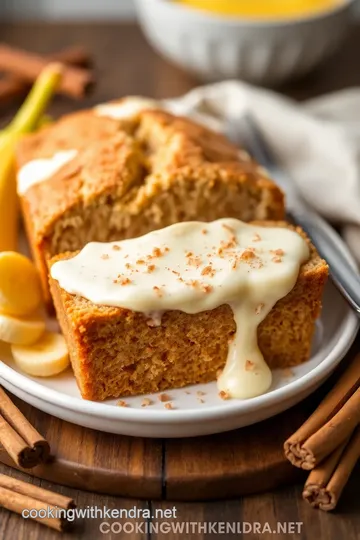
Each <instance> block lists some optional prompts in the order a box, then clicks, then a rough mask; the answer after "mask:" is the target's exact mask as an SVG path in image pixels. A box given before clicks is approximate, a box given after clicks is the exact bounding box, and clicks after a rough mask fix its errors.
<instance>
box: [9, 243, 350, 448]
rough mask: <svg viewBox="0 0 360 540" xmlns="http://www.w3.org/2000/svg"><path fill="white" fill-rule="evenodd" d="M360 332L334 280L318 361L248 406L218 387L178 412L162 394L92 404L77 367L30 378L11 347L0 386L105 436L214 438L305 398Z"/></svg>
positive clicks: (278, 375) (192, 391)
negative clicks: (146, 403)
mask: <svg viewBox="0 0 360 540" xmlns="http://www.w3.org/2000/svg"><path fill="white" fill-rule="evenodd" d="M340 254H341V256H343V257H345V258H347V259H349V261H350V262H351V263H352V264H355V263H354V261H353V260H352V258H351V256H350V254H349V252H348V250H347V248H346V246H345V245H344V244H343V243H339V256H340ZM358 327H359V321H358V319H357V317H356V316H355V315H354V313H353V312H352V311H351V309H350V308H349V307H348V305H347V304H346V303H345V301H344V300H343V299H342V297H341V296H340V294H339V293H338V292H337V290H336V289H335V288H334V286H333V285H332V283H330V282H329V283H328V285H327V286H326V290H325V295H324V307H323V312H322V316H321V318H320V320H319V321H318V324H317V331H316V335H315V339H314V343H313V352H312V356H311V359H310V360H309V361H308V362H306V363H305V364H303V365H301V366H298V367H296V368H293V369H292V370H284V371H275V372H274V380H273V384H272V387H271V389H270V390H269V391H268V392H267V393H266V394H264V395H263V396H260V397H256V398H253V399H249V400H245V401H239V400H228V401H223V400H221V399H220V398H219V396H218V390H217V387H216V383H209V384H203V385H196V386H192V387H188V388H186V389H178V390H171V391H169V392H167V393H168V394H169V396H170V397H171V403H172V405H173V407H174V408H173V409H172V410H168V409H166V408H165V403H163V402H161V401H160V400H159V398H158V395H149V396H146V397H149V398H150V399H151V401H152V404H151V405H149V406H147V407H142V406H141V403H142V401H143V399H144V397H145V396H140V397H133V398H126V400H125V401H126V403H127V404H128V406H127V407H120V406H119V405H117V400H108V401H106V402H103V403H97V402H91V401H85V400H83V399H81V397H80V393H79V390H78V388H77V385H76V382H75V379H74V376H73V374H72V371H71V370H70V369H69V370H68V371H67V372H66V373H63V374H62V375H60V376H57V377H53V378H47V379H41V378H35V377H30V376H28V375H26V374H24V373H22V372H20V371H19V370H18V368H17V367H16V365H15V364H14V362H13V360H12V357H11V353H10V349H9V347H7V346H5V345H4V344H3V345H1V346H0V359H1V360H2V362H1V361H0V381H1V384H2V385H3V386H4V387H5V388H7V389H8V390H9V391H10V392H12V393H13V394H15V395H17V396H18V397H19V398H21V399H23V400H24V401H26V402H27V403H30V404H31V405H33V406H34V407H37V408H38V409H41V410H42V411H45V412H47V413H49V414H52V415H54V416H57V417H59V418H62V419H64V420H67V421H69V422H73V423H74V424H78V425H81V426H86V427H90V428H94V429H98V430H100V431H108V432H110V433H119V434H124V435H133V436H141V437H192V436H197V435H207V434H212V433H219V432H222V431H228V430H231V429H236V428H240V427H243V426H247V425H249V424H254V423H255V422H259V421H261V420H264V419H266V418H269V417H271V416H274V415H276V414H278V413H280V412H282V411H284V410H285V409H288V408H289V407H291V406H293V405H295V404H296V403H298V402H299V401H301V400H302V399H304V398H305V397H306V396H308V395H309V394H310V393H311V392H313V391H314V390H315V389H316V388H318V386H319V385H320V384H321V383H322V382H323V381H324V380H325V379H326V378H327V377H328V376H329V375H330V373H331V372H332V371H333V370H334V369H335V367H336V366H337V365H338V363H339V362H340V361H341V359H342V358H343V357H344V355H345V354H346V352H347V351H348V349H349V347H350V345H351V344H352V342H353V341H354V339H355V336H356V333H357V330H358ZM289 371H290V372H289ZM200 393H201V395H200Z"/></svg>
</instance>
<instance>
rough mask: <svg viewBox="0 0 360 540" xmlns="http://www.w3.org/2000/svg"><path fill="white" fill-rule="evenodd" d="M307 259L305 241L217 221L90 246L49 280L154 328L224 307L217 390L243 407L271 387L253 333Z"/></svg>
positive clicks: (287, 234) (272, 230)
mask: <svg viewBox="0 0 360 540" xmlns="http://www.w3.org/2000/svg"><path fill="white" fill-rule="evenodd" d="M308 258H309V248H308V245H307V243H306V241H305V240H304V239H303V238H302V237H301V236H300V235H299V234H297V233H296V232H294V231H292V230H289V229H287V228H283V227H260V226H256V225H249V224H246V223H243V222H241V221H238V220H236V219H220V220H217V221H214V222H211V223H203V222H186V223H177V224H175V225H171V226H170V227H166V228H165V229H161V230H158V231H153V232H151V233H149V234H146V235H144V236H142V237H139V238H134V239H130V240H123V241H120V242H111V243H98V242H92V243H89V244H87V245H86V246H85V247H84V248H83V249H82V250H81V251H80V252H79V253H78V254H77V255H75V256H74V257H73V258H71V259H68V260H62V261H58V262H56V263H55V264H54V265H53V266H52V268H51V275H52V277H53V278H54V279H56V280H57V281H58V282H59V285H60V287H62V288H63V289H64V290H66V291H67V292H68V293H70V294H78V295H80V296H82V297H84V298H87V299H88V300H90V301H91V302H93V303H94V304H98V305H107V306H116V307H122V308H127V309H130V310H133V311H137V312H142V313H144V314H145V315H146V316H148V317H150V318H152V319H154V324H161V314H162V313H164V311H167V310H180V311H183V312H185V313H189V314H193V313H198V312H201V311H206V310H211V309H215V308H217V307H218V306H221V305H224V304H228V305H230V307H231V309H232V311H233V314H234V319H235V322H236V333H235V335H234V339H233V340H232V341H231V343H230V344H229V349H228V356H227V361H226V364H225V367H224V369H223V371H222V373H221V375H220V376H219V378H218V386H219V390H221V391H223V392H226V393H227V394H228V395H229V396H231V397H234V398H241V399H245V398H250V397H254V396H257V395H260V394H262V393H264V392H266V391H267V390H268V389H269V387H270V385H271V380H272V375H271V371H270V369H269V367H268V366H267V364H266V362H265V361H264V358H263V356H262V354H261V351H260V349H259V347H258V343H257V329H258V326H259V324H260V323H261V322H262V321H263V320H264V319H265V317H266V315H267V314H268V313H269V312H270V310H271V309H272V308H273V306H274V305H275V304H276V302H277V301H278V300H280V299H281V298H283V297H284V296H286V295H287V294H288V293H289V292H290V291H291V289H292V288H293V287H294V285H295V283H296V280H297V277H298V274H299V269H300V266H301V264H303V263H304V262H305V261H306V260H307V259H308ZM154 314H155V317H154ZM156 319H157V320H156Z"/></svg>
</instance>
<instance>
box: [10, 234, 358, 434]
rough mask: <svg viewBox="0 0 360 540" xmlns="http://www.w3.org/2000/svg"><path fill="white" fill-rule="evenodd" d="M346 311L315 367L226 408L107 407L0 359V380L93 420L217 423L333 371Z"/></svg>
mask: <svg viewBox="0 0 360 540" xmlns="http://www.w3.org/2000/svg"><path fill="white" fill-rule="evenodd" d="M338 244H339V248H340V251H341V252H342V254H343V255H345V256H346V258H347V260H348V262H349V263H350V264H351V265H352V266H353V267H354V268H357V264H356V262H355V260H354V258H353V256H352V255H351V253H350V251H349V249H348V247H347V245H346V244H345V243H344V241H343V240H342V239H341V238H339V241H338ZM333 286H334V285H333ZM338 294H340V292H338ZM347 310H348V313H347V316H346V317H344V319H343V323H342V324H341V326H340V327H339V330H338V332H339V334H340V335H339V339H338V341H337V342H336V345H335V347H334V348H333V349H332V350H331V351H330V352H329V353H328V354H327V356H326V358H325V359H324V360H323V361H321V362H320V363H319V364H318V365H317V366H315V367H314V368H313V369H311V370H310V371H309V372H308V373H306V374H304V375H303V376H301V377H299V378H298V379H296V380H295V381H289V382H288V383H287V384H285V385H284V386H283V387H281V388H277V389H275V390H272V391H270V392H267V393H265V394H263V395H260V396H257V397H255V398H251V399H248V400H235V399H234V400H229V402H228V404H227V405H224V404H223V405H222V406H219V405H209V406H207V407H204V408H195V407H194V408H189V409H172V410H158V409H153V410H151V408H149V407H147V408H143V409H135V408H134V409H133V408H130V407H119V406H114V405H107V404H105V403H103V402H96V401H88V400H85V399H83V398H81V396H79V397H76V396H70V395H68V394H64V393H63V392H61V391H59V390H56V389H53V388H49V387H48V386H44V385H42V384H41V383H40V382H38V381H36V380H33V379H31V378H30V377H28V376H26V375H25V374H22V373H19V372H17V371H15V370H14V369H13V368H12V367H11V366H9V365H7V363H6V362H4V361H1V359H0V380H1V379H3V380H5V381H7V382H8V383H9V384H11V385H12V386H14V387H15V388H17V389H18V390H20V391H21V392H22V393H24V394H25V395H32V396H34V397H36V399H37V400H41V401H43V402H45V403H47V404H49V405H52V406H55V407H59V408H61V409H66V410H67V411H70V412H76V413H77V414H78V413H81V414H84V415H86V416H91V417H93V418H106V419H108V420H110V421H114V420H119V421H121V422H136V423H138V422H140V423H142V422H144V421H145V422H156V423H157V424H166V423H168V422H169V421H170V422H171V423H172V424H186V423H189V422H190V423H194V422H197V421H209V420H221V419H222V418H224V417H229V416H231V417H233V416H236V415H240V416H242V415H244V414H251V413H254V412H256V411H258V410H262V409H263V408H265V407H271V406H276V405H277V404H279V403H281V402H282V401H285V400H286V399H287V398H290V397H291V395H293V394H300V393H301V392H305V391H306V390H307V389H309V388H310V387H311V386H315V385H316V384H317V383H319V381H320V382H321V381H322V380H323V379H325V378H326V377H327V376H328V375H329V374H330V373H331V372H332V371H333V370H334V369H335V368H336V366H337V365H338V364H339V363H340V362H341V360H342V359H343V358H344V356H345V355H346V353H347V352H348V350H349V349H350V347H351V345H352V343H353V341H354V340H355V337H356V334H357V332H358V329H359V327H360V319H359V318H358V317H357V316H356V314H355V313H354V312H353V311H352V309H351V307H350V306H348V307H347ZM318 354H319V353H318ZM194 386H195V385H194ZM75 423H76V422H75Z"/></svg>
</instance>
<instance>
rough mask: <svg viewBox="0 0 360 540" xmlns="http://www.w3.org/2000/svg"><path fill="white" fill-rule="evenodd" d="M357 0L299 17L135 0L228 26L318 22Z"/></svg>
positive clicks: (165, 0)
mask: <svg viewBox="0 0 360 540" xmlns="http://www.w3.org/2000/svg"><path fill="white" fill-rule="evenodd" d="M356 1H357V0H339V2H338V3H335V4H334V5H329V7H328V8H325V9H321V10H318V11H315V12H312V13H311V12H310V13H309V14H305V15H301V16H299V17H296V18H295V17H283V18H281V19H276V18H264V19H262V18H259V17H246V18H245V17H241V16H226V15H219V14H217V13H213V12H211V11H207V10H205V9H204V10H202V9H199V8H195V7H189V6H187V5H184V4H182V3H181V2H175V1H172V0H135V3H137V4H143V3H144V2H145V3H147V4H150V3H151V2H152V3H153V4H166V5H167V6H169V7H170V9H173V10H177V11H178V12H181V13H188V14H189V13H192V14H193V15H194V16H195V17H196V18H198V19H201V18H202V19H205V20H206V21H208V22H215V21H217V22H221V24H225V25H228V26H239V25H241V26H245V27H261V28H264V27H269V28H276V27H286V26H290V25H291V26H298V25H302V24H306V23H311V22H316V21H319V20H324V19H326V18H328V17H332V16H333V15H336V14H338V13H341V12H342V11H346V10H348V9H349V8H350V7H351V5H352V4H355V2H356Z"/></svg>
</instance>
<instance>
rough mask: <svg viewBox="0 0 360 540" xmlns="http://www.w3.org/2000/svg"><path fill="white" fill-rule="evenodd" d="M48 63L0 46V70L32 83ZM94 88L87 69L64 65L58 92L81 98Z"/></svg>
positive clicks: (29, 54)
mask: <svg viewBox="0 0 360 540" xmlns="http://www.w3.org/2000/svg"><path fill="white" fill-rule="evenodd" d="M48 63H49V61H48V60H47V59H45V58H43V57H42V56H39V55H37V54H34V53H29V52H26V51H22V50H19V49H14V48H12V47H9V46H7V45H5V44H1V45H0V70H1V71H5V72H6V73H10V74H12V75H16V76H17V77H18V78H21V79H23V80H24V81H27V82H29V83H33V82H34V81H35V79H36V78H37V77H38V75H40V73H41V71H42V70H43V69H44V67H45V66H46V65H47V64H48ZM93 86H94V78H93V75H92V73H91V72H90V71H89V70H88V69H81V68H76V67H71V66H68V65H64V71H63V76H62V81H61V85H60V88H59V91H60V92H62V93H63V94H66V95H68V96H71V97H74V98H82V97H84V96H85V95H86V94H87V93H88V92H90V91H91V89H92V88H93Z"/></svg>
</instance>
